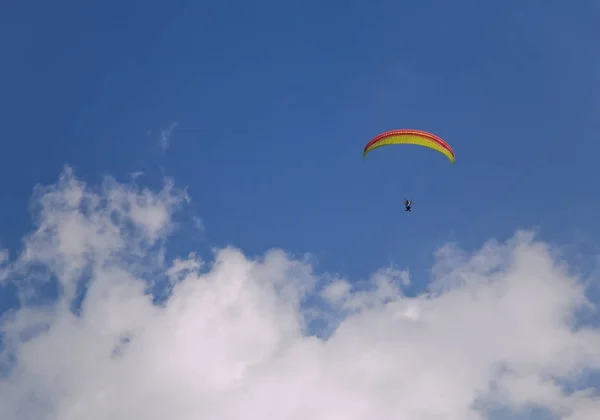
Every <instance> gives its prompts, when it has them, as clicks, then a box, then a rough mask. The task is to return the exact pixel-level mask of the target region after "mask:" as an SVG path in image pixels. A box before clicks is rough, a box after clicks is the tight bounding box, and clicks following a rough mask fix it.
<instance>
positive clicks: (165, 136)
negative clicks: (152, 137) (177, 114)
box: [158, 121, 179, 152]
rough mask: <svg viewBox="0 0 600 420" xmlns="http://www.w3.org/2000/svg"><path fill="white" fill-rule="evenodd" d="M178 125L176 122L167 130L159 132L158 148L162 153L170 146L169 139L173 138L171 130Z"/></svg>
mask: <svg viewBox="0 0 600 420" xmlns="http://www.w3.org/2000/svg"><path fill="white" fill-rule="evenodd" d="M178 125H179V123H178V122H176V121H175V122H172V123H171V125H169V126H168V127H167V128H164V129H162V130H160V135H159V137H158V146H159V147H160V149H161V150H162V151H163V152H166V151H167V149H168V148H169V146H170V145H171V137H172V136H173V130H175V128H177V126H178Z"/></svg>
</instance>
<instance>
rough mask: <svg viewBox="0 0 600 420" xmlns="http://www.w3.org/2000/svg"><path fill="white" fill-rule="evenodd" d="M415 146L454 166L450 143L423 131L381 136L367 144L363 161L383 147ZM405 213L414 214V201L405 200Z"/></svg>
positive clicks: (391, 132) (404, 131)
mask: <svg viewBox="0 0 600 420" xmlns="http://www.w3.org/2000/svg"><path fill="white" fill-rule="evenodd" d="M401 144H414V145H417V146H424V147H428V148H430V149H433V150H435V151H437V152H439V153H441V154H443V155H444V156H446V158H448V160H449V161H450V163H451V164H454V150H452V147H450V145H449V144H448V143H446V142H445V141H444V140H442V139H441V138H440V137H438V136H436V135H435V134H431V133H428V132H426V131H421V130H391V131H386V132H385V133H382V134H379V135H378V136H376V137H374V138H373V139H372V140H371V141H369V142H368V143H367V145H366V146H365V148H364V150H363V159H364V158H365V157H366V156H367V154H369V153H370V152H371V151H373V150H375V149H378V148H380V147H383V146H390V145H401ZM404 211H407V212H412V200H407V199H405V200H404Z"/></svg>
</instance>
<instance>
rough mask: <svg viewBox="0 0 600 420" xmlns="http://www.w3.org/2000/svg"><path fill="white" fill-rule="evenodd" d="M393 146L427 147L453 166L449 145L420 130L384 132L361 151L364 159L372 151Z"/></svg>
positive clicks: (452, 153)
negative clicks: (444, 157) (445, 158)
mask: <svg viewBox="0 0 600 420" xmlns="http://www.w3.org/2000/svg"><path fill="white" fill-rule="evenodd" d="M393 144H414V145H418V146H424V147H429V148H430V149H433V150H436V151H438V152H440V153H442V154H443V155H444V156H446V157H447V158H448V160H450V163H452V164H454V151H453V150H452V148H451V147H450V145H449V144H448V143H446V142H445V141H444V140H442V139H441V138H439V137H438V136H436V135H435V134H431V133H428V132H426V131H420V130H391V131H386V132H385V133H382V134H380V135H378V136H377V137H375V138H373V139H372V140H371V141H370V142H368V143H367V145H366V146H365V149H364V151H363V158H365V157H366V156H367V154H368V153H369V152H371V151H372V150H375V149H377V148H379V147H383V146H390V145H393Z"/></svg>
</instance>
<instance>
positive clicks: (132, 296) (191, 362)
mask: <svg viewBox="0 0 600 420" xmlns="http://www.w3.org/2000/svg"><path fill="white" fill-rule="evenodd" d="M186 200H187V196H186V194H185V192H183V191H181V190H179V189H177V188H176V187H175V186H174V185H173V183H172V182H170V181H167V182H165V186H164V188H163V189H162V190H161V191H158V192H151V191H149V190H144V189H141V188H139V187H137V186H135V185H131V184H127V185H124V184H120V183H118V182H116V181H115V180H114V179H110V178H109V179H107V180H106V181H105V182H104V183H103V185H102V186H101V187H100V188H91V187H90V186H88V185H86V184H85V183H83V182H82V181H80V180H78V179H77V178H76V177H75V176H74V174H73V173H72V171H71V170H70V169H69V168H67V169H65V171H64V173H63V174H62V176H61V178H60V180H59V181H58V183H57V184H56V185H53V186H50V187H44V188H41V187H40V188H37V190H36V195H35V197H34V203H33V204H34V208H35V209H36V215H37V217H36V228H35V230H34V231H33V233H32V234H30V235H29V236H27V237H26V238H25V245H24V251H23V252H22V253H21V255H20V256H19V257H18V258H17V260H16V261H12V262H9V263H8V264H6V265H5V267H7V268H6V270H9V271H10V276H11V278H12V279H18V280H16V281H18V282H19V284H20V285H21V287H22V288H24V289H27V290H29V289H31V288H32V287H34V288H35V287H38V286H39V285H40V284H39V282H40V281H42V280H44V279H45V281H48V277H47V276H46V277H40V276H39V275H36V276H35V277H33V278H32V277H31V276H32V275H33V274H35V273H38V272H39V270H40V267H43V268H45V269H46V272H47V274H48V275H49V276H50V275H52V276H54V277H55V278H56V279H57V280H58V281H59V283H60V284H61V286H62V287H63V294H62V295H61V298H60V299H59V301H58V302H56V303H55V304H52V305H45V306H35V305H34V304H31V305H29V306H26V307H23V308H21V309H19V310H17V311H15V312H12V313H10V314H5V317H4V319H3V322H2V324H1V327H0V328H1V330H2V332H3V334H4V338H3V344H4V351H3V353H2V356H1V357H0V369H2V366H4V367H5V369H3V370H2V371H3V372H4V376H0V418H2V419H7V420H13V419H14V420H16V419H19V420H29V419H47V420H80V419H82V418H85V419H89V420H105V419H111V420H121V419H123V420H125V419H127V420H129V419H149V420H152V419H164V418H171V419H174V420H188V419H215V420H216V419H219V420H232V419H236V420H237V419H249V420H252V419H257V420H258V419H260V420H270V419H273V420H281V419H289V420H296V419H298V420H304V419H314V420H321V419H322V420H325V419H326V420H359V419H360V420H362V419H369V420H371V419H384V420H387V419H394V420H396V419H397V420H409V419H410V420H438V419H439V420H441V419H444V420H480V419H488V418H489V419H491V417H489V416H488V415H487V412H486V408H491V407H495V406H497V405H501V406H504V408H505V409H507V410H509V412H510V410H520V409H527V408H529V407H536V406H539V407H543V408H546V409H548V410H551V411H553V412H554V413H555V415H556V416H557V418H560V419H563V420H596V418H597V413H598V412H600V398H599V397H598V396H597V395H596V394H595V393H594V392H593V391H594V390H593V389H592V388H589V389H585V388H584V389H582V390H580V391H578V392H577V393H568V392H567V391H565V389H566V388H565V387H564V386H563V384H564V383H565V382H574V381H575V380H577V379H579V377H580V375H581V374H582V372H584V371H585V370H586V369H597V368H599V367H600V351H598V349H599V348H600V330H598V329H596V328H592V327H580V326H576V324H575V313H576V312H577V311H579V310H581V309H582V308H586V307H590V305H592V303H591V302H589V301H588V300H587V299H586V296H585V290H584V288H583V286H582V284H583V282H582V281H581V279H578V278H575V277H573V274H571V273H570V271H569V270H568V267H567V266H566V264H565V263H564V262H560V261H559V260H557V256H556V253H555V252H554V250H551V249H550V248H548V246H547V245H546V244H544V243H542V242H540V241H538V240H536V238H535V237H534V236H533V235H532V234H530V233H527V232H519V233H517V234H516V235H515V237H514V238H512V239H511V240H510V241H508V242H507V243H497V242H490V243H488V244H486V245H485V246H484V247H483V248H482V249H481V250H480V251H478V252H474V253H468V252H466V251H463V250H460V249H459V248H458V247H457V246H455V245H453V246H446V247H444V248H442V249H441V250H440V251H439V252H438V253H437V255H436V258H437V262H436V265H435V267H434V268H433V271H432V272H433V273H434V276H435V281H434V282H433V283H432V284H431V287H430V290H429V291H428V292H427V293H425V294H423V295H420V296H416V297H407V296H405V295H404V294H403V287H404V286H405V285H406V284H408V282H409V277H408V272H406V271H402V270H396V269H382V270H379V271H377V272H376V273H375V274H374V275H373V276H372V278H371V279H368V280H367V281H364V282H362V283H360V282H359V283H357V282H356V281H350V280H341V279H338V280H334V281H332V282H329V283H328V285H326V284H324V283H323V282H322V281H321V280H322V277H328V275H325V276H321V275H319V274H317V273H315V272H314V271H313V268H312V264H311V260H310V259H309V258H306V257H303V258H301V259H297V258H293V257H292V256H290V255H288V254H286V253H284V252H283V251H281V250H272V251H269V252H267V253H266V254H265V256H264V257H262V258H260V259H259V260H251V259H249V258H248V257H247V256H245V255H244V254H243V253H242V251H240V250H238V249H234V248H225V249H219V250H215V253H214V259H213V260H212V261H202V260H201V259H199V257H198V256H197V255H196V254H195V253H193V252H192V253H190V254H189V255H188V256H187V257H184V258H177V259H174V260H173V261H167V262H165V263H163V259H164V244H165V243H166V239H167V237H168V235H169V233H170V232H171V231H172V227H173V213H174V212H175V211H176V210H177V209H178V208H179V206H180V205H181V204H183V203H184V202H185V201H186ZM160 278H168V279H170V281H169V282H168V283H169V286H168V288H167V289H166V290H167V291H168V292H169V293H170V295H169V296H168V297H166V299H165V300H164V301H163V303H162V304H160V305H156V304H154V303H153V296H151V295H149V294H148V293H149V292H148V287H147V286H148V282H149V281H151V280H149V279H160ZM82 281H87V294H86V295H85V297H84V298H83V300H82V303H81V311H80V312H79V313H78V316H75V315H74V314H73V313H72V312H71V311H70V309H69V308H70V307H71V304H72V303H73V301H74V300H76V299H77V297H78V293H77V290H78V286H80V285H81V282H82ZM156 281H158V280H156ZM30 294H31V292H29V293H28V294H24V295H27V296H29V295H30ZM317 296H321V297H322V300H321V301H320V303H319V304H318V305H316V306H315V305H314V304H313V306H312V308H311V312H310V313H311V314H312V315H314V313H315V311H317V313H318V312H319V311H321V313H322V315H323V319H325V320H331V319H335V320H336V324H334V325H330V327H329V328H330V330H331V332H332V334H331V335H330V336H328V337H327V338H317V337H314V336H311V335H310V334H308V333H307V332H306V323H307V321H308V319H307V313H308V312H307V310H306V302H307V300H306V298H308V297H310V298H311V299H312V300H313V301H314V300H315V299H317V300H318V299H319V298H318V297H317ZM313 303H314V302H313ZM312 315H311V316H312ZM7 366H10V369H7V368H6V367H7Z"/></svg>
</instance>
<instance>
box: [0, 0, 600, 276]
mask: <svg viewBox="0 0 600 420" xmlns="http://www.w3.org/2000/svg"><path fill="white" fill-rule="evenodd" d="M321 4H322V3H321V2H310V1H307V2H302V3H297V4H295V5H286V6H283V5H282V4H281V3H279V2H256V3H245V2H220V3H219V4H218V5H217V3H214V4H211V3H201V2H184V1H182V2H175V3H168V4H167V3H164V2H152V1H148V2H144V3H143V6H142V3H140V2H118V3H117V2H110V1H109V2H103V3H102V4H100V3H98V4H97V5H95V6H89V5H85V6H83V5H81V4H80V3H77V2H61V3H59V4H52V5H50V4H45V3H42V2H39V3H35V7H34V8H33V7H32V6H31V4H30V3H27V4H26V3H19V4H16V3H15V4H14V5H11V6H4V8H7V7H8V10H5V11H4V12H3V13H2V15H3V17H2V18H1V19H2V21H3V22H2V32H3V33H2V37H1V38H2V40H3V41H2V43H3V44H2V50H3V51H5V52H4V56H5V59H4V60H3V61H4V64H3V66H2V70H1V75H0V76H1V80H2V92H3V94H2V96H3V100H2V113H1V117H0V118H2V121H1V126H2V127H3V138H4V139H5V140H4V142H3V145H4V149H3V153H2V156H1V159H2V161H1V162H0V168H1V169H0V170H1V171H2V173H1V174H0V179H2V180H3V181H2V186H1V188H0V191H1V192H0V194H2V196H1V197H0V199H1V201H2V202H3V203H5V204H4V206H3V211H4V212H5V214H6V215H7V217H5V218H3V221H2V222H1V223H2V225H0V229H1V231H2V232H4V233H5V234H4V235H3V240H4V241H6V242H7V243H9V244H10V245H14V244H15V242H14V239H15V238H19V237H20V236H21V235H22V233H23V231H24V230H25V229H26V227H27V226H28V223H29V221H30V220H29V215H27V213H26V211H24V210H26V208H27V207H26V206H27V202H28V200H29V197H30V193H31V188H32V185H34V184H35V183H38V182H42V183H45V182H49V181H50V180H52V179H54V178H55V177H56V176H57V173H58V171H60V169H61V168H62V165H63V164H65V163H68V164H70V165H72V166H73V167H74V169H75V170H76V171H77V173H78V174H79V175H80V176H82V177H83V178H84V179H89V180H95V179H98V177H99V176H100V175H101V174H104V173H111V174H114V175H115V176H117V177H121V178H123V177H125V176H126V174H127V173H129V172H133V171H137V170H142V171H145V172H146V174H147V175H146V178H145V179H144V181H146V180H148V181H147V182H150V181H151V180H153V179H155V177H156V176H157V175H159V174H161V171H164V172H163V173H165V174H167V175H169V176H172V177H173V178H174V179H175V180H176V181H177V182H179V183H181V184H185V185H187V186H188V188H189V193H190V195H191V197H192V198H193V200H194V206H195V208H196V209H197V211H198V213H199V215H201V217H202V218H203V219H204V221H205V224H206V227H207V232H206V235H207V238H209V240H210V242H211V243H212V244H226V243H234V244H236V245H239V246H241V247H243V248H244V249H247V250H248V251H249V252H262V251H264V250H265V249H266V248H269V247H273V246H282V247H284V248H286V249H294V250H297V251H298V252H307V251H310V252H313V253H315V254H316V255H317V256H318V258H319V260H320V261H321V262H322V264H324V265H325V267H327V268H333V269H335V270H339V271H342V272H350V273H359V274H360V275H364V274H366V273H367V272H369V271H370V270H372V269H373V267H374V266H378V265H380V264H381V263H382V262H384V261H383V260H386V259H388V258H398V256H399V255H402V257H400V262H404V261H406V262H408V261H412V262H413V264H415V262H416V261H419V262H421V263H422V264H428V263H429V262H430V261H429V260H430V259H431V251H432V247H433V246H436V245H437V244H438V243H439V242H440V241H444V240H446V239H447V238H448V237H452V238H454V239H456V240H458V241H461V243H465V244H466V245H467V246H476V245H478V244H479V243H480V242H481V241H483V240H484V239H486V238H488V237H490V236H498V237H500V238H504V237H506V236H508V235H511V234H512V233H513V231H514V229H515V228H517V227H524V228H531V227H541V228H542V230H543V233H544V234H547V235H552V236H556V239H559V240H560V239H564V238H570V236H572V235H573V232H574V231H575V230H582V231H585V232H586V233H587V234H589V235H591V236H595V235H596V234H598V229H599V226H598V223H597V222H596V217H595V215H596V214H598V210H599V209H600V208H599V203H598V200H597V194H596V192H595V188H594V187H593V185H594V182H595V181H594V180H595V179H596V177H597V176H598V175H599V171H600V170H599V169H598V168H597V166H596V165H595V160H596V154H597V152H598V150H597V149H598V147H599V146H598V145H597V141H596V139H595V138H594V134H593V133H596V132H598V128H599V127H598V124H600V123H599V122H598V119H597V117H596V112H597V109H598V98H597V95H596V94H595V90H594V89H592V88H590V86H593V84H594V83H596V81H597V73H598V72H597V70H598V68H599V67H598V65H599V63H598V58H597V57H596V55H595V54H594V51H595V50H594V49H593V45H594V44H593V40H594V39H595V35H597V29H595V28H594V22H595V21H596V20H595V19H596V18H597V17H598V10H597V9H594V8H593V6H592V2H579V3H577V6H576V7H575V6H573V5H571V6H566V5H565V3H563V2H543V3H542V2H527V3H523V2H516V1H508V2H502V3H498V4H494V5H491V6H490V5H488V4H485V5H484V4H480V3H478V2H468V1H464V2H453V3H447V2H436V1H423V2H418V3H408V2H407V3H399V2H391V1H389V2H368V3H367V2H350V3H346V2H344V3H341V2H329V3H327V4H326V5H325V6H323V5H321ZM342 6H344V8H343V9H340V8H341V7H342ZM594 31H596V32H594ZM173 121H177V122H178V123H179V126H178V127H177V128H176V129H175V130H174V132H173V140H172V145H171V147H170V148H169V150H168V151H167V153H166V154H165V155H162V154H161V153H160V152H159V150H158V149H157V148H156V138H157V137H158V132H159V131H160V129H163V128H165V127H168V126H169V124H170V123H171V122H173ZM404 127H410V128H413V127H414V128H419V129H424V130H428V131H431V132H434V133H436V134H438V135H440V136H442V137H443V138H445V139H446V140H447V141H448V142H449V143H450V144H451V145H452V146H453V147H454V149H455V152H456V155H457V161H456V165H454V166H453V167H450V166H448V165H447V164H446V162H445V161H444V160H443V158H440V156H437V155H435V154H432V153H428V152H429V151H421V150H413V148H402V149H399V148H398V150H390V149H388V150H381V151H378V153H377V154H373V155H372V156H370V157H371V159H369V160H368V161H366V162H363V161H362V160H361V151H362V147H363V146H364V144H365V143H366V142H367V141H368V140H369V139H370V138H371V137H372V136H374V135H376V134H378V133H380V132H382V131H385V130H388V129H394V128H404ZM15 180H18V182H15ZM274 192H276V193H274ZM406 195H410V196H411V197H412V198H413V199H414V200H415V201H416V203H417V204H416V205H415V210H416V211H415V212H414V213H413V214H411V215H405V214H403V213H401V212H400V211H399V209H400V208H401V200H402V198H403V197H404V196H406ZM16 221H18V223H16ZM545 227H546V228H548V227H552V229H551V231H550V229H544V228H545ZM340 236H341V237H340ZM349 254H351V255H360V256H361V257H360V258H354V259H353V260H348V259H347V258H346V256H347V255H349ZM415 269H417V268H415Z"/></svg>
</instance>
